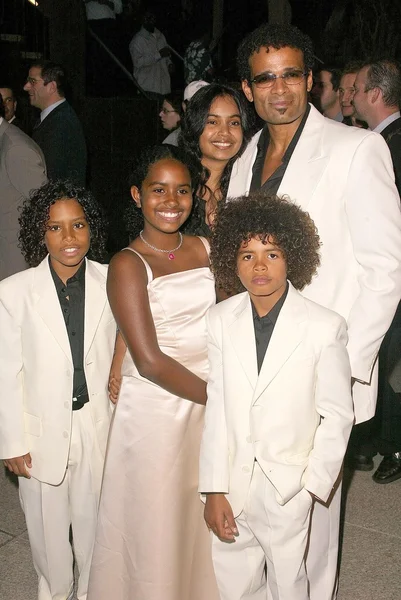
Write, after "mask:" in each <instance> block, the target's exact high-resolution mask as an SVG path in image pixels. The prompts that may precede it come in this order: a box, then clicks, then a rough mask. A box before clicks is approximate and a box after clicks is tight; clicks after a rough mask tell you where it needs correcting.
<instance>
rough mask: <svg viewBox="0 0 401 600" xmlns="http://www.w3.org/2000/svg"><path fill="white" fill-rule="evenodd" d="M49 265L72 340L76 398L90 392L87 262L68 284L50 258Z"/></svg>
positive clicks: (74, 392) (74, 395) (70, 339)
mask: <svg viewBox="0 0 401 600" xmlns="http://www.w3.org/2000/svg"><path fill="white" fill-rule="evenodd" d="M49 265H50V272H51V274H52V277H53V281H54V285H55V286H56V291H57V295H58V299H59V301H60V307H61V311H62V313H63V317H64V321H65V326H66V328H67V334H68V339H69V341H70V347H71V354H72V362H73V364H74V380H73V392H72V395H73V397H74V398H78V396H83V395H87V394H88V388H87V385H86V377H85V371H84V327H85V270H86V262H85V261H83V263H82V265H81V266H80V267H79V269H78V271H77V272H76V273H75V275H73V277H70V279H67V284H64V283H63V282H62V281H61V279H60V277H59V276H58V275H57V273H56V272H55V270H54V269H53V267H52V265H51V262H50V259H49Z"/></svg>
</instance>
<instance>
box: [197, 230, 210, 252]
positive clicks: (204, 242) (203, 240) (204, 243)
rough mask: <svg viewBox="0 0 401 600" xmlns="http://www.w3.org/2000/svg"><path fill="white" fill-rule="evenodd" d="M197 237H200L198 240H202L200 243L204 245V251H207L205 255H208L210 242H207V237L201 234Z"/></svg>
mask: <svg viewBox="0 0 401 600" xmlns="http://www.w3.org/2000/svg"><path fill="white" fill-rule="evenodd" d="M197 237H198V238H199V239H200V241H201V242H202V244H203V245H204V246H205V250H206V252H207V255H208V256H209V255H210V244H209V240H208V239H206V238H205V237H203V236H201V235H198V236H197Z"/></svg>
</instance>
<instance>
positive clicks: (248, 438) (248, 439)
mask: <svg viewBox="0 0 401 600" xmlns="http://www.w3.org/2000/svg"><path fill="white" fill-rule="evenodd" d="M246 441H247V442H248V444H252V436H251V435H248V437H247V438H246Z"/></svg>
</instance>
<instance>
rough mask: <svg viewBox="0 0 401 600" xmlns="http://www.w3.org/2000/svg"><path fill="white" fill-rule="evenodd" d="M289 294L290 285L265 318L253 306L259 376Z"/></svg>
mask: <svg viewBox="0 0 401 600" xmlns="http://www.w3.org/2000/svg"><path fill="white" fill-rule="evenodd" d="M287 294H288V283H287V287H286V289H285V292H284V294H283V295H282V296H281V298H280V300H278V301H277V302H276V304H275V305H274V306H273V308H272V309H271V310H270V311H269V312H268V313H267V315H264V316H263V317H259V315H258V313H257V312H256V308H255V307H254V305H253V302H252V300H251V305H252V316H253V326H254V328H255V341H256V358H257V362H258V374H259V373H260V369H261V368H262V364H263V360H264V358H265V354H266V350H267V348H268V346H269V343H270V339H271V337H272V334H273V329H274V326H275V324H276V322H277V319H278V316H279V314H280V311H281V309H282V307H283V304H284V302H285V299H286V298H287Z"/></svg>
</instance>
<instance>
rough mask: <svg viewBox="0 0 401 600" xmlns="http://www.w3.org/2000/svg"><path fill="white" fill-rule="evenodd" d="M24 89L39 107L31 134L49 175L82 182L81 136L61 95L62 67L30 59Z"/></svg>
mask: <svg viewBox="0 0 401 600" xmlns="http://www.w3.org/2000/svg"><path fill="white" fill-rule="evenodd" d="M24 90H25V91H26V92H28V94H29V100H30V103H31V105H32V106H35V107H36V108H39V109H40V110H41V113H40V123H38V124H37V125H35V127H34V129H33V132H32V137H33V139H34V140H35V142H36V143H37V144H38V145H39V146H40V148H41V149H42V151H43V154H44V155H45V159H46V165H47V173H48V177H49V179H59V178H60V179H67V178H68V179H72V180H74V181H75V182H76V183H78V184H80V185H85V183H86V163H87V156H86V144H85V138H84V134H83V131H82V126H81V123H80V121H79V119H78V117H77V115H76V113H75V111H74V109H73V108H72V107H71V105H70V104H69V103H68V102H67V100H66V99H65V95H64V94H65V73H64V69H63V68H62V67H61V66H60V65H58V64H56V63H53V62H50V61H42V62H36V63H34V64H33V65H32V66H31V68H30V69H29V75H28V77H27V80H26V84H25V86H24Z"/></svg>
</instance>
